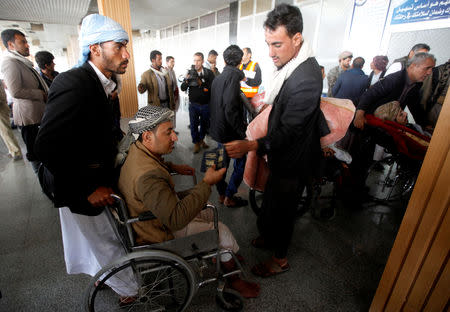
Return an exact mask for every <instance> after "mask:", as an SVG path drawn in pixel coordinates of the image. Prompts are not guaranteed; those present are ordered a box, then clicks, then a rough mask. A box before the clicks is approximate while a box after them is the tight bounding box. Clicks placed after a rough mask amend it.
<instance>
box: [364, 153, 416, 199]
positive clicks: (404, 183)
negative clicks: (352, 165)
mask: <svg viewBox="0 0 450 312" xmlns="http://www.w3.org/2000/svg"><path fill="white" fill-rule="evenodd" d="M415 182H416V175H415V174H414V173H413V172H411V171H410V170H408V168H403V167H402V166H400V164H399V162H398V160H397V158H396V157H392V156H391V157H387V158H385V159H382V160H380V161H376V162H375V163H373V164H372V165H371V166H370V167H369V170H368V172H367V176H366V187H367V189H368V195H369V196H370V197H371V198H372V199H374V200H376V201H381V202H389V201H395V200H405V199H409V196H410V195H411V193H412V190H413V188H414V184H415Z"/></svg>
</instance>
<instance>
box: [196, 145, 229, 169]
mask: <svg viewBox="0 0 450 312" xmlns="http://www.w3.org/2000/svg"><path fill="white" fill-rule="evenodd" d="M225 153H226V151H225V148H224V147H216V148H215V149H212V150H209V151H205V152H204V153H203V158H202V163H201V166H200V171H201V172H206V170H208V168H209V167H212V165H216V170H219V169H221V168H223V166H224V157H225Z"/></svg>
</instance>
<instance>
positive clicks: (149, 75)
mask: <svg viewBox="0 0 450 312" xmlns="http://www.w3.org/2000/svg"><path fill="white" fill-rule="evenodd" d="M164 78H165V80H166V83H167V92H168V95H169V108H170V109H172V110H173V109H175V99H174V95H173V84H172V80H171V79H170V77H169V75H168V74H167V73H166V74H165V75H164ZM156 79H157V78H156V74H155V73H154V72H153V70H151V69H149V70H147V71H146V72H144V73H143V74H142V76H141V82H140V83H139V84H140V85H142V86H143V87H144V89H143V91H139V92H140V93H144V92H145V91H147V104H148V105H155V106H161V103H160V102H159V97H158V94H159V88H158V81H157V80H156Z"/></svg>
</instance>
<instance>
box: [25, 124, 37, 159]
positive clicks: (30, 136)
mask: <svg viewBox="0 0 450 312" xmlns="http://www.w3.org/2000/svg"><path fill="white" fill-rule="evenodd" d="M38 131H39V125H38V124H36V125H28V126H21V127H20V133H21V134H22V139H23V141H24V142H25V146H26V147H27V155H26V156H27V159H28V160H29V161H35V160H37V158H36V155H35V154H34V142H35V141H36V137H37V134H38Z"/></svg>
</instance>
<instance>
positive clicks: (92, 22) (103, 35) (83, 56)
mask: <svg viewBox="0 0 450 312" xmlns="http://www.w3.org/2000/svg"><path fill="white" fill-rule="evenodd" d="M78 41H79V44H80V48H81V53H80V58H79V59H78V66H81V65H83V64H84V63H85V62H86V61H87V60H88V57H89V53H90V50H89V46H90V45H93V44H96V43H102V42H106V41H115V42H122V41H129V37H128V34H127V32H126V31H125V30H124V29H123V28H122V26H121V25H120V24H119V23H117V22H116V21H114V20H112V19H111V18H109V17H107V16H103V15H99V14H90V15H88V16H86V17H85V18H84V19H83V22H82V24H81V30H80V36H79V38H78Z"/></svg>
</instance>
